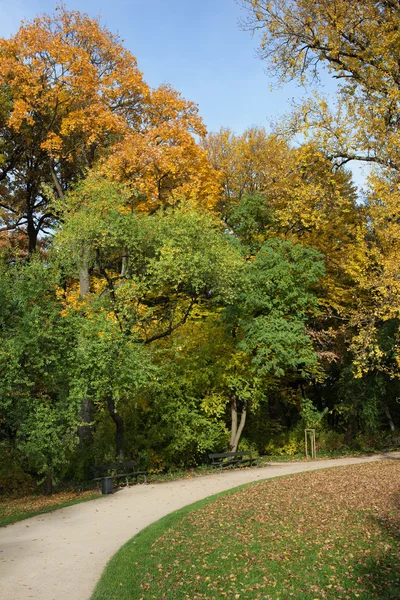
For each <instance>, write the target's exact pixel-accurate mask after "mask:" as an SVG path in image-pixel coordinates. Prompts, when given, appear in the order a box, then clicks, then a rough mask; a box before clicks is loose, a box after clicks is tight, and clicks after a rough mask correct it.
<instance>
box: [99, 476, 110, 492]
mask: <svg viewBox="0 0 400 600" xmlns="http://www.w3.org/2000/svg"><path fill="white" fill-rule="evenodd" d="M112 490H113V483H112V477H103V478H102V480H101V493H102V494H112Z"/></svg>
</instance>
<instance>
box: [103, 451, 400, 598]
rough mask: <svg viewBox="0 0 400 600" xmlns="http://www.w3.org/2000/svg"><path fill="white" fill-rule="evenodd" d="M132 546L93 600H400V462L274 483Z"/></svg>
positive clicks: (184, 516)
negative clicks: (399, 599) (225, 599)
mask: <svg viewBox="0 0 400 600" xmlns="http://www.w3.org/2000/svg"><path fill="white" fill-rule="evenodd" d="M165 523H166V524H167V527H166V528H165V525H164V526H162V527H161V526H160V525H159V526H157V524H156V526H153V533H152V529H151V528H148V529H147V530H145V531H144V532H143V535H141V534H139V535H138V536H136V537H135V538H133V540H131V541H130V542H129V543H128V544H127V545H126V546H125V547H124V548H123V549H122V550H121V551H120V553H118V554H117V555H116V556H115V557H114V559H113V561H112V562H111V563H110V566H109V567H108V569H107V570H106V572H105V574H104V576H103V578H102V580H101V582H100V584H99V586H98V588H97V590H96V592H95V594H94V596H93V598H94V599H95V600H100V599H104V598H107V599H110V600H112V599H114V598H116V599H119V600H122V599H124V600H125V599H128V598H129V599H130V600H132V598H136V599H138V600H139V599H142V600H149V599H154V598H155V599H157V600H163V599H171V600H172V599H182V600H200V599H208V600H211V599H215V600H217V599H220V598H229V599H235V600H239V599H242V600H248V599H258V598H260V599H261V598H262V599H266V600H272V599H273V600H278V599H280V600H285V599H288V600H289V599H292V598H295V599H296V600H302V599H304V600H323V599H328V600H349V599H351V600H353V599H356V598H359V599H361V600H394V599H398V598H399V597H400V592H399V590H400V554H399V538H400V460H395V459H392V460H390V459H388V460H385V461H381V462H376V463H369V464H364V465H352V466H348V467H340V468H334V469H332V468H331V469H326V470H321V471H315V472H310V473H303V474H297V475H292V476H289V477H284V478H276V479H273V480H267V481H265V482H261V483H258V484H255V485H250V486H247V487H245V488H242V489H240V490H239V491H237V492H235V493H231V494H225V495H222V496H219V497H218V498H217V500H216V501H214V502H209V501H208V502H206V503H203V505H202V507H201V508H199V509H197V510H186V512H184V513H182V512H181V513H178V514H177V515H176V516H171V517H169V520H168V521H165Z"/></svg>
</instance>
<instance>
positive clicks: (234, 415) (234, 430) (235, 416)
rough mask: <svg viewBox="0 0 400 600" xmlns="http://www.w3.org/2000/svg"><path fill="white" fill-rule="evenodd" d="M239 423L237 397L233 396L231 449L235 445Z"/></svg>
mask: <svg viewBox="0 0 400 600" xmlns="http://www.w3.org/2000/svg"><path fill="white" fill-rule="evenodd" d="M237 422H238V413H237V397H236V395H235V394H233V396H232V398H231V440H230V442H229V446H230V448H233V446H234V444H235V438H236V433H237Z"/></svg>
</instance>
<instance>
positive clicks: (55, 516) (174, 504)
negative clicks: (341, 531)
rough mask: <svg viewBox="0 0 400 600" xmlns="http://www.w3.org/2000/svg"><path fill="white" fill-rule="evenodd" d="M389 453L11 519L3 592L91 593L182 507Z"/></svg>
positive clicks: (1, 566)
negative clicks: (119, 555) (110, 564)
mask: <svg viewBox="0 0 400 600" xmlns="http://www.w3.org/2000/svg"><path fill="white" fill-rule="evenodd" d="M387 456H388V455H385V456H373V457H367V458H365V457H363V458H340V459H335V460H324V461H317V462H310V463H304V462H301V463H272V464H271V465H270V466H268V467H263V468H254V469H238V470H235V471H226V472H223V473H215V474H213V475H206V476H204V477H194V478H192V479H184V480H176V481H172V482H169V483H163V484H150V485H138V486H135V487H131V488H129V489H128V488H125V489H123V490H121V491H119V492H118V493H117V494H113V495H112V496H103V497H101V498H99V499H97V500H93V501H91V502H86V503H82V504H77V505H75V506H70V507H68V508H63V509H61V510H58V511H55V512H54V513H48V514H45V515H40V516H37V517H32V518H30V519H27V520H25V521H20V522H19V523H15V524H14V525H9V526H8V527H6V528H2V529H0V595H1V598H2V600H28V599H34V600H39V599H40V600H88V599H89V598H90V595H91V593H92V591H93V589H94V587H95V585H96V582H97V581H98V579H99V577H100V575H101V573H102V571H103V569H104V567H105V565H106V563H107V561H108V560H109V559H110V558H111V556H112V555H113V554H114V553H115V552H116V551H117V550H118V549H119V548H120V547H121V546H122V545H123V544H124V543H125V542H126V541H127V540H129V539H130V538H131V537H132V536H134V535H135V534H136V533H137V532H138V531H140V530H141V529H143V528H144V527H146V526H147V525H149V524H150V523H153V522H154V521H157V520H158V519H160V518H161V517H163V516H164V515H166V514H168V513H170V512H172V511H174V510H177V509H178V508H181V507H183V506H185V505H187V504H191V503H192V502H195V501H196V500H200V499H202V498H206V497H207V496H210V495H211V494H216V493H218V492H221V491H223V490H227V489H230V488H233V487H235V486H237V485H240V484H242V483H248V482H251V481H261V480H262V479H267V478H271V477H275V476H277V475H287V474H290V473H299V472H301V471H311V470H315V469H322V468H325V467H335V466H340V465H350V464H360V463H364V462H370V461H376V460H382V459H385V457H387ZM391 456H393V454H392V455H391ZM397 456H399V455H398V454H397Z"/></svg>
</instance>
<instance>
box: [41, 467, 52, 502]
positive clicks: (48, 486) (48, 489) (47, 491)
mask: <svg viewBox="0 0 400 600" xmlns="http://www.w3.org/2000/svg"><path fill="white" fill-rule="evenodd" d="M43 490H44V495H45V496H51V495H52V493H53V477H52V474H51V471H47V473H46V479H45V480H44V483H43Z"/></svg>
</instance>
